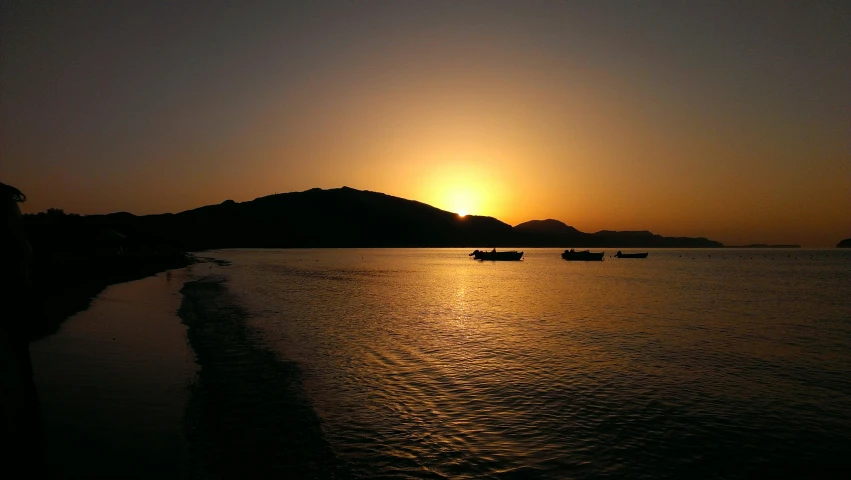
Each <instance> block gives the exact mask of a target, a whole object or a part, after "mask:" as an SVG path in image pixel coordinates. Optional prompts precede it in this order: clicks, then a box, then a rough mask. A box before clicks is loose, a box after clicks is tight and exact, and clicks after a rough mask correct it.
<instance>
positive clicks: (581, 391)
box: [32, 249, 851, 479]
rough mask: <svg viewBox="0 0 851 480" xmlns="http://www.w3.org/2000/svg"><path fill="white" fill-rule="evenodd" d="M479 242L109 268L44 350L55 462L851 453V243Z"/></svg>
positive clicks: (791, 467) (534, 473) (722, 460)
mask: <svg viewBox="0 0 851 480" xmlns="http://www.w3.org/2000/svg"><path fill="white" fill-rule="evenodd" d="M467 253H469V251H468V250H460V249H365V250H356V249H321V250H223V251H213V252H207V253H205V254H203V255H205V256H210V257H213V258H212V259H210V260H214V259H217V260H216V261H208V262H207V263H201V264H197V265H194V266H192V267H189V268H187V269H182V270H175V271H172V272H171V273H168V274H166V273H163V274H160V275H158V276H156V277H151V278H148V279H144V280H140V281H138V282H130V283H126V284H120V285H115V286H112V287H110V288H109V289H107V290H106V291H105V292H103V294H101V295H100V296H99V297H98V299H96V300H95V302H93V304H92V307H91V308H90V309H89V310H88V311H86V312H82V313H80V314H78V315H77V316H75V317H72V318H71V319H69V320H68V321H67V322H66V324H65V325H63V327H62V329H61V330H60V332H59V333H58V334H57V335H55V336H53V337H49V338H47V339H44V340H41V341H39V342H36V343H35V344H33V346H32V352H33V363H34V370H35V377H36V383H37V384H38V386H39V395H40V396H41V399H42V404H43V410H44V412H45V423H46V425H47V427H48V433H49V440H50V439H51V438H52V439H53V440H50V443H52V446H51V451H50V452H49V453H50V455H49V457H50V458H51V463H52V465H51V466H52V472H53V473H54V474H55V476H56V477H57V478H60V477H64V478H92V477H98V476H100V477H114V476H123V477H128V476H135V477H138V478H150V477H157V478H181V477H182V478H188V477H192V478H230V477H234V476H245V475H248V476H253V477H257V478H266V477H271V476H275V477H281V476H284V477H288V478H347V477H355V478H553V479H556V478H580V479H581V478H589V479H590V478H601V477H603V478H748V477H753V476H755V475H768V476H771V477H772V478H778V477H784V478H814V477H823V478H832V477H836V476H837V474H838V473H837V472H840V471H843V472H846V473H847V471H848V470H849V469H851V461H849V460H848V459H847V458H846V456H847V455H846V454H847V452H848V451H851V413H849V412H851V378H849V376H848V372H849V371H851V302H848V300H847V295H846V293H845V291H846V290H847V286H848V285H851V252H847V251H838V250H830V251H827V250H751V249H742V250H737V249H725V250H651V251H650V256H649V258H647V259H646V260H634V259H629V260H619V259H613V258H610V257H608V256H607V258H606V259H605V261H603V262H590V263H586V262H565V261H563V260H561V258H560V257H559V251H558V250H549V249H527V250H526V255H525V256H524V259H523V260H522V261H520V262H479V261H474V260H471V259H469V258H468V257H467V255H466V254H467ZM612 253H614V251H612V252H607V255H611V254H612ZM178 313H179V314H180V317H178ZM63 448H64V450H63Z"/></svg>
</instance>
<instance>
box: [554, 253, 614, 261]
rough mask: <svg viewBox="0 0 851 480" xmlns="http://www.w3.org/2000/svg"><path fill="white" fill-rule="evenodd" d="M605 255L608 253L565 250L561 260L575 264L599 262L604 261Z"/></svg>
mask: <svg viewBox="0 0 851 480" xmlns="http://www.w3.org/2000/svg"><path fill="white" fill-rule="evenodd" d="M605 254H606V252H589V251H588V250H584V251H581V252H571V251H568V250H565V251H564V253H562V254H561V258H563V259H565V260H568V261H573V262H599V261H602V260H603V256H604V255H605Z"/></svg>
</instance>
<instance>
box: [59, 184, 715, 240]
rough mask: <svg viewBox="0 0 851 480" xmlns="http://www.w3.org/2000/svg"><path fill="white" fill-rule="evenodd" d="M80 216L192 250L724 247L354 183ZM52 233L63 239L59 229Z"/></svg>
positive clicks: (89, 221)
mask: <svg viewBox="0 0 851 480" xmlns="http://www.w3.org/2000/svg"><path fill="white" fill-rule="evenodd" d="M79 221H80V222H84V223H85V224H86V225H88V226H89V227H90V228H93V229H100V230H101V231H103V230H104V229H108V230H109V231H114V232H118V233H120V234H121V235H124V236H125V237H126V239H125V240H122V242H132V241H137V243H139V242H141V243H144V244H147V245H150V244H156V245H160V246H161V247H160V248H172V247H175V248H181V249H184V250H187V251H194V250H204V249H211V248H233V247H281V248H293V247H307V248H319V247H479V248H481V247H485V248H487V247H508V246H515V247H521V246H528V247H534V246H541V247H564V248H571V247H645V248H650V247H721V246H723V245H722V244H720V243H718V242H714V241H711V240H707V239H705V238H686V237H662V236H661V235H654V234H653V233H651V232H614V231H601V232H597V233H584V232H581V231H579V230H577V229H576V228H573V227H571V226H568V225H566V224H564V223H562V222H560V221H558V220H552V219H548V220H533V221H530V222H526V223H522V224H520V225H517V226H516V227H513V228H512V227H511V226H510V225H508V224H506V223H503V222H501V221H499V220H497V219H495V218H492V217H483V216H475V215H468V216H466V217H459V216H458V215H456V214H455V213H452V212H447V211H444V210H440V209H438V208H435V207H432V206H430V205H426V204H424V203H421V202H417V201H413V200H406V199H404V198H399V197H394V196H391V195H385V194H383V193H377V192H370V191H362V190H355V189H353V188H348V187H342V188H337V189H330V190H322V189H319V188H314V189H311V190H307V191H304V192H292V193H282V194H276V195H270V196H266V197H260V198H257V199H255V200H251V201H247V202H234V201H232V200H227V201H225V202H222V203H220V204H217V205H207V206H204V207H200V208H196V209H193V210H187V211H185V212H180V213H175V214H162V215H145V216H135V215H132V214H129V213H126V212H121V213H114V214H109V215H90V216H86V217H82V218H81V219H80V220H79ZM44 232H46V230H45V231H44ZM44 232H43V233H44ZM51 235H54V236H56V237H57V238H61V237H62V235H61V234H60V233H59V232H56V231H54V232H53V233H52V234H51Z"/></svg>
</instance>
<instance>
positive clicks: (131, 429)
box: [30, 270, 197, 479]
mask: <svg viewBox="0 0 851 480" xmlns="http://www.w3.org/2000/svg"><path fill="white" fill-rule="evenodd" d="M187 274H188V272H187V271H186V270H172V271H168V272H165V273H160V274H157V275H155V276H149V277H145V278H142V279H139V280H137V281H131V282H124V283H118V284H115V285H110V286H108V287H106V288H105V289H104V290H103V291H102V292H101V293H100V294H99V295H97V296H96V297H95V298H94V299H93V300H92V301H91V306H90V307H89V308H88V309H86V310H84V311H81V312H78V313H77V314H75V315H72V316H71V317H69V318H68V319H67V321H65V322H63V324H62V326H61V328H60V329H59V331H58V332H57V333H55V334H53V335H50V336H47V337H44V338H42V339H40V340H38V341H35V342H33V343H32V344H31V345H30V355H31V358H32V363H33V377H34V381H35V385H36V388H37V391H38V401H39V404H40V408H41V411H42V418H43V431H44V434H45V453H46V455H45V456H46V463H47V465H46V466H47V469H48V471H49V472H50V478H98V477H99V478H110V477H113V478H114V477H123V478H127V477H134V476H135V477H138V478H153V477H155V478H174V479H178V478H186V477H187V475H186V474H185V472H186V471H187V465H188V455H187V451H188V450H187V448H186V441H185V432H184V427H183V424H184V421H183V419H184V415H185V409H186V404H187V402H188V397H189V389H188V386H189V385H190V384H191V383H192V381H193V378H194V377H195V376H196V371H197V366H196V365H195V363H194V355H193V352H192V351H191V349H190V347H189V345H188V343H187V342H186V335H185V331H186V327H185V326H184V325H183V324H181V323H180V319H179V317H177V309H178V308H179V305H180V302H181V297H180V294H179V289H180V288H181V287H182V285H183V280H184V278H185V277H186V276H187Z"/></svg>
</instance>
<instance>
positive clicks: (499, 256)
mask: <svg viewBox="0 0 851 480" xmlns="http://www.w3.org/2000/svg"><path fill="white" fill-rule="evenodd" d="M468 256H470V257H473V258H475V259H476V260H520V259H521V258H523V252H518V251H517V250H512V251H510V252H497V251H492V252H486V251H482V250H473V253H471V254H470V255H468Z"/></svg>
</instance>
